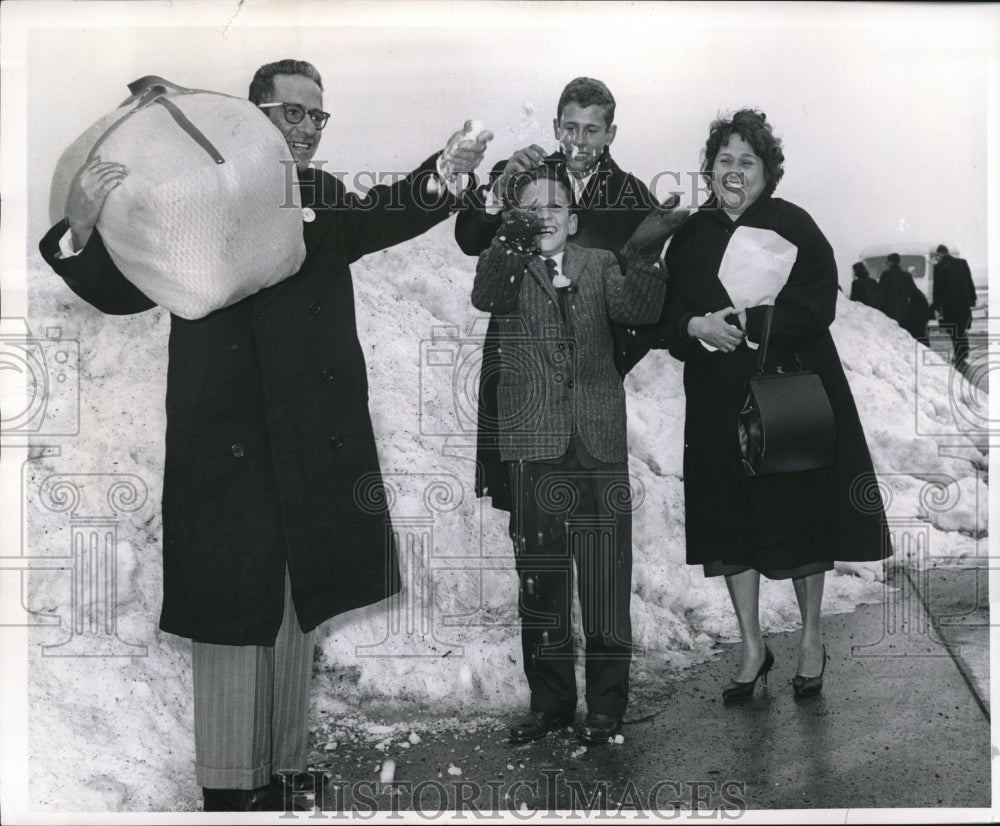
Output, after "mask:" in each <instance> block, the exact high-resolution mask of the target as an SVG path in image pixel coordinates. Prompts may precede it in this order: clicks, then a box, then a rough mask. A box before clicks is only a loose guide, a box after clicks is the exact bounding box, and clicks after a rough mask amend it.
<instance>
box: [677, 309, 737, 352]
mask: <svg viewBox="0 0 1000 826" xmlns="http://www.w3.org/2000/svg"><path fill="white" fill-rule="evenodd" d="M735 312H736V308H735V307H726V308H725V309H722V310H717V311H716V312H714V313H709V314H708V315H706V316H695V317H694V318H692V319H691V320H690V321H689V322H688V328H687V333H688V335H689V336H692V337H694V338H700V339H701V340H702V341H704V342H706V343H707V344H711V345H712V346H713V347H716V348H718V349H719V350H722V351H723V352H724V353H731V352H733V350H735V349H736V348H737V347H739V346H740V342H741V341H743V336H744V335H745V334H744V332H743V331H742V330H741V329H739V328H738V327H734V326H733V325H732V324H730V323H729V322H727V321H726V316H727V315H731V314H732V313H735Z"/></svg>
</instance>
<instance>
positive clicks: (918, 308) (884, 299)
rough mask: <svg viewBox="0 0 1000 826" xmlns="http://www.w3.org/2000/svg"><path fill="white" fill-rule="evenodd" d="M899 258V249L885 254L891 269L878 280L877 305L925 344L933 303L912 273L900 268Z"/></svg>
mask: <svg viewBox="0 0 1000 826" xmlns="http://www.w3.org/2000/svg"><path fill="white" fill-rule="evenodd" d="M900 260H901V259H900V257H899V253H898V252H893V253H890V254H889V255H888V256H886V259H885V263H886V265H887V266H888V269H886V270H885V271H883V273H882V275H880V276H879V279H878V301H877V307H878V309H880V310H881V311H882V312H883V313H885V314H886V315H887V316H889V318H891V319H892V320H893V321H895V322H896V323H897V324H898V325H899V326H900V327H902V328H903V329H904V330H906V331H907V332H908V333H909V334H910V335H911V336H913V337H914V338H915V339H917V341H920V342H921V343H923V344H926V343H927V322H928V321H929V320H930V318H931V311H930V305H929V304H928V302H927V296H925V295H924V294H923V292H922V291H921V289H920V288H919V287H918V286H917V285H916V283H915V282H914V280H913V276H912V275H910V273H909V272H907V271H906V270H904V269H903V268H902V267H900V265H899V263H900Z"/></svg>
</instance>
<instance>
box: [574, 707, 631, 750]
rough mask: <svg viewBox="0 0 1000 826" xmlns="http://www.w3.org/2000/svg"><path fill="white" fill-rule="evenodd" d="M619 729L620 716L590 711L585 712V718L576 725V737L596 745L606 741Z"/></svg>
mask: <svg viewBox="0 0 1000 826" xmlns="http://www.w3.org/2000/svg"><path fill="white" fill-rule="evenodd" d="M621 729H622V718H621V717H613V716H612V715H610V714H598V713H597V712H596V711H591V712H589V713H588V714H587V719H586V720H584V721H583V722H582V723H580V725H578V726H577V727H576V737H577V739H578V740H579V741H580V742H581V743H586V744H587V745H590V746H598V745H600V744H601V743H607V742H608V740H610V739H611V738H612V737H614V736H615V735H616V734H617V733H618V732H619V731H621Z"/></svg>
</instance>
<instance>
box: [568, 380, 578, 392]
mask: <svg viewBox="0 0 1000 826" xmlns="http://www.w3.org/2000/svg"><path fill="white" fill-rule="evenodd" d="M575 383H576V382H574V381H573V379H570V380H569V381H568V382H567V383H566V386H567V387H568V388H569V389H570V390H572V389H573V386H574V384H575Z"/></svg>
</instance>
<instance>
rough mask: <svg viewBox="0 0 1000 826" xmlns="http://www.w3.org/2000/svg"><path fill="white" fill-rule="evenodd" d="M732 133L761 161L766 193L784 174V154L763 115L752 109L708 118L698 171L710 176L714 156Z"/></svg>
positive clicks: (770, 191)
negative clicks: (712, 119) (708, 122)
mask: <svg viewBox="0 0 1000 826" xmlns="http://www.w3.org/2000/svg"><path fill="white" fill-rule="evenodd" d="M734 134H736V135H739V136H740V137H741V138H743V140H745V141H746V142H747V143H748V144H749V145H750V147H751V148H752V149H753V151H754V152H755V153H756V154H757V157H759V158H760V159H761V161H763V162H764V181H765V186H764V194H765V195H770V194H771V193H772V192H774V189H775V187H776V186H777V185H778V181H780V180H781V176H782V175H784V174H785V169H784V166H783V164H784V162H785V153H784V152H782V151H781V139H780V138H778V137H777V136H775V134H774V130H773V129H772V128H771V124H769V123H768V122H767V116H766V115H765V114H764V113H763V112H759V111H757V110H756V109H740V110H739V111H738V112H736V113H735V114H733V115H731V116H730V117H728V118H725V117H720V118H717V119H716V120H714V121H712V125H711V127H709V130H708V141H707V142H706V144H705V148H704V150H703V151H702V160H701V172H702V174H703V175H705V176H706V177H707V178H710V177H711V175H712V167H713V166H714V165H715V156H716V155H718V154H719V150H720V149H722V147H723V146H725V145H726V144H727V143H728V142H729V138H730V137H732V136H733V135H734Z"/></svg>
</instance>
